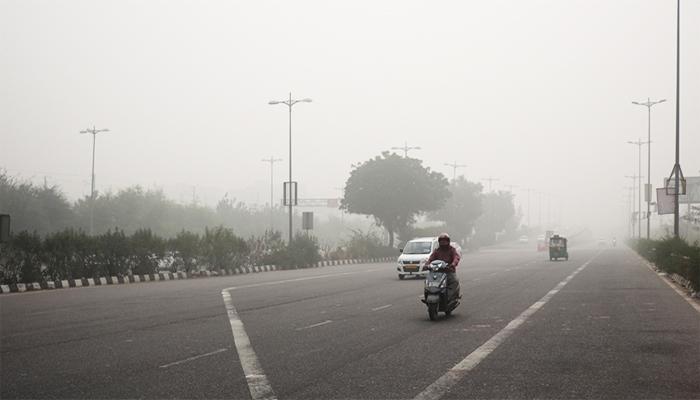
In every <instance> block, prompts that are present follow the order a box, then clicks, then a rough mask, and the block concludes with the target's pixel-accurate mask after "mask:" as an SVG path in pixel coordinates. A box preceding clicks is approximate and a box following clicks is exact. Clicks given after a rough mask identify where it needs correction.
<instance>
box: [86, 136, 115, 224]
mask: <svg viewBox="0 0 700 400" xmlns="http://www.w3.org/2000/svg"><path fill="white" fill-rule="evenodd" d="M100 132H109V129H97V128H95V126H94V125H93V126H92V129H90V128H88V129H85V130H83V131H80V133H81V134H86V133H91V134H92V178H91V180H90V236H92V235H93V234H94V231H95V137H96V136H97V134H98V133H100Z"/></svg>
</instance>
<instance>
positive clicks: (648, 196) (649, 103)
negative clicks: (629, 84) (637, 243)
mask: <svg viewBox="0 0 700 400" xmlns="http://www.w3.org/2000/svg"><path fill="white" fill-rule="evenodd" d="M665 101H666V99H661V100H659V101H651V99H649V98H648V97H647V101H646V102H644V103H640V102H637V101H633V102H632V104H634V105H638V106H644V107H646V108H647V144H648V145H649V146H647V185H646V187H645V188H644V198H645V200H646V201H647V239H649V231H650V230H651V107H653V106H655V105H656V104H659V103H663V102H665Z"/></svg>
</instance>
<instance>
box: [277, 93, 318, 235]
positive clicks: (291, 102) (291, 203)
mask: <svg viewBox="0 0 700 400" xmlns="http://www.w3.org/2000/svg"><path fill="white" fill-rule="evenodd" d="M297 103H311V99H309V98H304V99H292V93H289V99H288V100H271V101H269V102H268V104H270V105H276V104H284V105H286V106H287V107H288V108H289V182H288V184H289V188H288V190H289V196H286V197H287V201H288V203H289V244H291V243H292V238H293V235H294V232H293V231H292V218H293V213H294V209H293V206H294V200H295V198H296V195H295V192H296V191H295V190H293V188H292V186H293V183H292V107H293V106H294V105H295V104H297Z"/></svg>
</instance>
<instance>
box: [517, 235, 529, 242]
mask: <svg viewBox="0 0 700 400" xmlns="http://www.w3.org/2000/svg"><path fill="white" fill-rule="evenodd" d="M529 241H530V239H529V238H528V237H527V235H522V236H520V238H518V243H527V242H529Z"/></svg>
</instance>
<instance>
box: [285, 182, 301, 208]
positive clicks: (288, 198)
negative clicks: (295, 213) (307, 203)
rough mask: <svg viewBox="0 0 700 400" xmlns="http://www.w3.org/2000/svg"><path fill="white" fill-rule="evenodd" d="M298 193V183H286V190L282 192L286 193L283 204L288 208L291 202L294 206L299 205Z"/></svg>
mask: <svg viewBox="0 0 700 400" xmlns="http://www.w3.org/2000/svg"><path fill="white" fill-rule="evenodd" d="M290 183H291V185H290ZM297 192H298V191H297V182H285V183H284V190H283V191H282V193H284V197H283V198H282V204H283V205H285V206H288V205H290V202H291V205H293V206H296V205H298V199H297Z"/></svg>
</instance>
